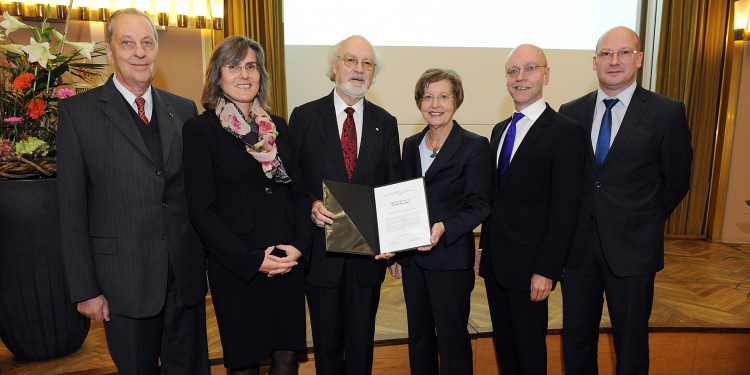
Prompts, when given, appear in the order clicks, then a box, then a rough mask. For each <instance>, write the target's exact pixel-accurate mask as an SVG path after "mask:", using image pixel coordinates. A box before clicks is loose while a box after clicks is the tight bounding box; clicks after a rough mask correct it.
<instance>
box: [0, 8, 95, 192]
mask: <svg viewBox="0 0 750 375" xmlns="http://www.w3.org/2000/svg"><path fill="white" fill-rule="evenodd" d="M48 12H49V7H48ZM3 18H4V20H3V21H2V22H0V30H2V29H5V31H4V33H0V56H3V57H4V60H5V61H4V62H3V61H2V59H1V58H0V96H2V102H1V104H0V178H28V177H33V176H41V175H44V176H52V175H53V174H54V173H55V169H56V164H55V162H54V155H55V151H56V144H55V135H56V131H57V103H58V101H60V100H62V99H65V98H67V97H70V96H72V95H74V94H75V92H74V90H72V89H71V88H70V87H69V86H70V85H72V83H71V82H70V80H68V82H67V83H66V79H65V78H72V77H71V76H75V77H78V78H79V79H80V81H83V82H86V83H91V82H93V81H94V79H98V78H100V77H101V75H102V73H103V70H104V68H105V67H106V64H97V63H93V58H95V57H99V56H103V55H104V54H105V52H104V49H103V48H102V47H97V46H96V44H95V43H93V42H71V41H68V40H66V35H67V31H68V23H69V19H68V20H66V23H65V34H60V32H58V31H57V30H55V29H54V28H53V27H52V26H50V25H49V24H48V23H47V22H46V21H47V20H46V19H45V20H44V21H42V22H41V25H40V26H30V25H27V24H24V23H23V22H21V21H19V20H18V19H16V18H15V17H13V16H11V15H10V14H8V12H7V11H6V12H4V13H3ZM21 29H26V30H30V32H31V34H32V36H31V37H30V38H29V43H28V44H26V45H20V44H14V43H13V42H14V41H13V40H12V39H11V38H10V36H9V35H10V34H11V33H13V32H15V31H17V30H21ZM66 46H67V47H69V48H67V50H68V51H69V52H67V53H65V50H64V47H66ZM66 86H68V87H66Z"/></svg>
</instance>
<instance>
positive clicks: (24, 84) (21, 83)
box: [13, 73, 34, 91]
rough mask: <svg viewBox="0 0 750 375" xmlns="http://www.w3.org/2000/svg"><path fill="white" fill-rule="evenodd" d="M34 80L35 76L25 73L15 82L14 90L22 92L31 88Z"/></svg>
mask: <svg viewBox="0 0 750 375" xmlns="http://www.w3.org/2000/svg"><path fill="white" fill-rule="evenodd" d="M33 80H34V75H33V74H31V73H23V74H21V75H19V76H18V77H16V79H14V80H13V88H14V89H16V90H18V91H21V90H23V89H27V88H29V87H31V81H33Z"/></svg>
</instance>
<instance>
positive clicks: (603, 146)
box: [594, 98, 620, 165]
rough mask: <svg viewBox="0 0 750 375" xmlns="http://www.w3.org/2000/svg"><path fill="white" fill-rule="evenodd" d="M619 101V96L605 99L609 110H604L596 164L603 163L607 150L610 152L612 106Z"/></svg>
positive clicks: (597, 140) (597, 142) (597, 143)
mask: <svg viewBox="0 0 750 375" xmlns="http://www.w3.org/2000/svg"><path fill="white" fill-rule="evenodd" d="M619 101H620V100H619V99H617V98H615V99H604V105H605V106H606V107H607V110H606V111H604V116H603V117H602V126H601V128H599V137H598V138H597V139H596V150H595V151H594V156H596V165H602V163H604V158H606V157H607V152H609V141H610V139H611V138H612V107H614V106H615V104H617V102H619Z"/></svg>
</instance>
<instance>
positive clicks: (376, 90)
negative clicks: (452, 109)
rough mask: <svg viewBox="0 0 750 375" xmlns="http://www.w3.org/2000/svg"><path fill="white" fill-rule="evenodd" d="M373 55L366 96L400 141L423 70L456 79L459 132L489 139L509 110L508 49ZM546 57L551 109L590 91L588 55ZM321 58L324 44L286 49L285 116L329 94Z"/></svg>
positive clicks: (418, 125)
mask: <svg viewBox="0 0 750 375" xmlns="http://www.w3.org/2000/svg"><path fill="white" fill-rule="evenodd" d="M379 51H380V53H381V55H382V56H383V61H384V65H385V68H384V70H383V71H382V72H380V75H379V76H378V77H377V79H376V81H375V83H374V84H373V85H372V88H371V89H370V91H369V92H368V94H367V98H368V100H371V101H373V102H374V103H376V104H378V105H381V106H383V107H384V108H385V109H387V110H388V111H389V112H390V113H391V114H393V115H394V116H396V118H397V119H398V123H399V135H400V136H401V140H402V141H403V139H404V138H406V137H408V136H410V135H412V134H414V133H417V132H418V131H420V130H421V129H422V128H423V127H424V120H423V119H422V116H421V114H420V113H419V110H418V109H417V107H416V104H415V103H414V84H415V83H416V81H417V79H418V78H419V76H420V75H421V74H422V72H424V71H425V70H426V69H428V68H432V67H442V68H451V69H454V70H456V71H457V72H458V74H459V75H461V78H462V81H463V85H464V92H465V99H464V103H463V104H462V105H461V108H459V109H458V111H457V112H456V115H455V117H454V118H455V119H456V121H458V122H459V123H460V124H461V125H462V126H464V127H465V128H468V129H469V130H471V131H473V132H476V133H478V134H481V135H484V136H486V137H489V136H490V132H491V131H492V126H493V125H494V124H495V123H497V122H498V121H500V120H502V119H504V118H506V117H509V116H510V115H511V114H512V112H513V101H512V100H511V98H510V96H509V95H508V92H507V90H506V88H505V75H504V70H505V69H504V66H505V58H506V56H507V55H508V53H509V52H510V50H509V49H493V48H437V47H380V48H379ZM546 54H547V60H548V65H549V66H550V69H551V73H550V74H551V76H550V83H549V86H547V87H545V89H544V92H545V100H546V101H547V102H548V103H549V104H550V105H551V106H552V107H553V108H554V109H557V108H558V107H559V106H560V104H563V103H565V102H567V101H569V100H571V99H574V98H577V97H579V96H581V95H583V94H584V93H587V92H589V91H591V90H594V89H596V87H597V81H596V75H595V73H594V71H593V70H592V69H591V57H592V56H593V51H571V50H548V51H546ZM327 56H328V46H286V69H287V73H286V74H287V76H286V81H287V86H288V87H287V100H288V104H289V112H290V113H291V111H292V110H293V109H294V107H296V106H298V105H300V104H303V103H306V102H309V101H311V100H314V99H317V98H320V97H321V96H324V95H327V94H328V93H330V91H331V90H332V88H333V82H331V81H330V80H329V79H328V77H326V75H325V72H326V69H327V66H328V65H327V64H328V63H327V61H326V59H327ZM272 78H273V77H272ZM287 116H288V114H287Z"/></svg>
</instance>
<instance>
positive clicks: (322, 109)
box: [289, 91, 400, 287]
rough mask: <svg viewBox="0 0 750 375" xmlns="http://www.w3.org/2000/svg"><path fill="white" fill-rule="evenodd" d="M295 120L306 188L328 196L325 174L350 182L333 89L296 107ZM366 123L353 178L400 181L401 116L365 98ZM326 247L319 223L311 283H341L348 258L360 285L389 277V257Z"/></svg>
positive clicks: (315, 196)
mask: <svg viewBox="0 0 750 375" xmlns="http://www.w3.org/2000/svg"><path fill="white" fill-rule="evenodd" d="M289 125H290V129H291V131H292V139H293V142H294V148H295V154H296V156H297V158H298V159H299V166H300V171H301V174H302V179H303V182H304V184H305V190H306V191H307V192H308V193H309V194H310V197H311V200H312V201H315V200H322V199H323V187H322V181H323V180H324V179H326V180H333V181H342V182H346V181H347V176H346V170H345V169H344V157H343V155H342V151H341V138H340V137H339V131H338V124H337V122H336V113H335V109H334V105H333V91H331V93H330V94H329V95H327V96H324V97H322V98H320V99H318V100H314V101H312V102H309V103H306V104H303V105H301V106H299V107H297V108H295V109H294V110H293V111H292V114H291V116H290V117H289ZM362 125H363V126H362V141H361V145H359V156H358V160H357V169H356V170H355V171H354V176H353V178H352V181H351V183H353V184H357V185H367V186H379V185H384V184H388V183H392V182H397V181H399V180H400V173H399V171H398V164H399V160H400V156H399V149H398V142H399V141H398V127H397V124H396V118H395V117H393V116H392V115H391V114H390V113H388V112H386V111H385V110H384V109H383V108H380V107H378V106H377V105H375V104H373V103H371V102H369V101H367V100H366V99H365V102H364V113H363V124H362ZM310 225H312V223H310ZM325 247H326V246H325V233H324V231H323V230H322V229H320V228H317V227H315V231H314V234H313V242H312V248H311V254H310V265H309V267H308V269H307V274H306V278H305V280H306V281H307V282H308V283H309V284H312V285H316V286H321V287H333V286H334V285H336V284H337V283H338V281H339V279H340V278H341V274H342V271H343V269H344V260H345V259H352V262H353V264H354V267H355V268H356V274H357V281H358V282H359V284H360V285H362V286H374V285H380V283H382V282H383V279H384V278H385V267H386V264H387V262H385V261H375V260H374V259H373V258H372V257H365V256H358V255H346V254H333V253H331V254H328V253H326V250H325Z"/></svg>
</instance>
